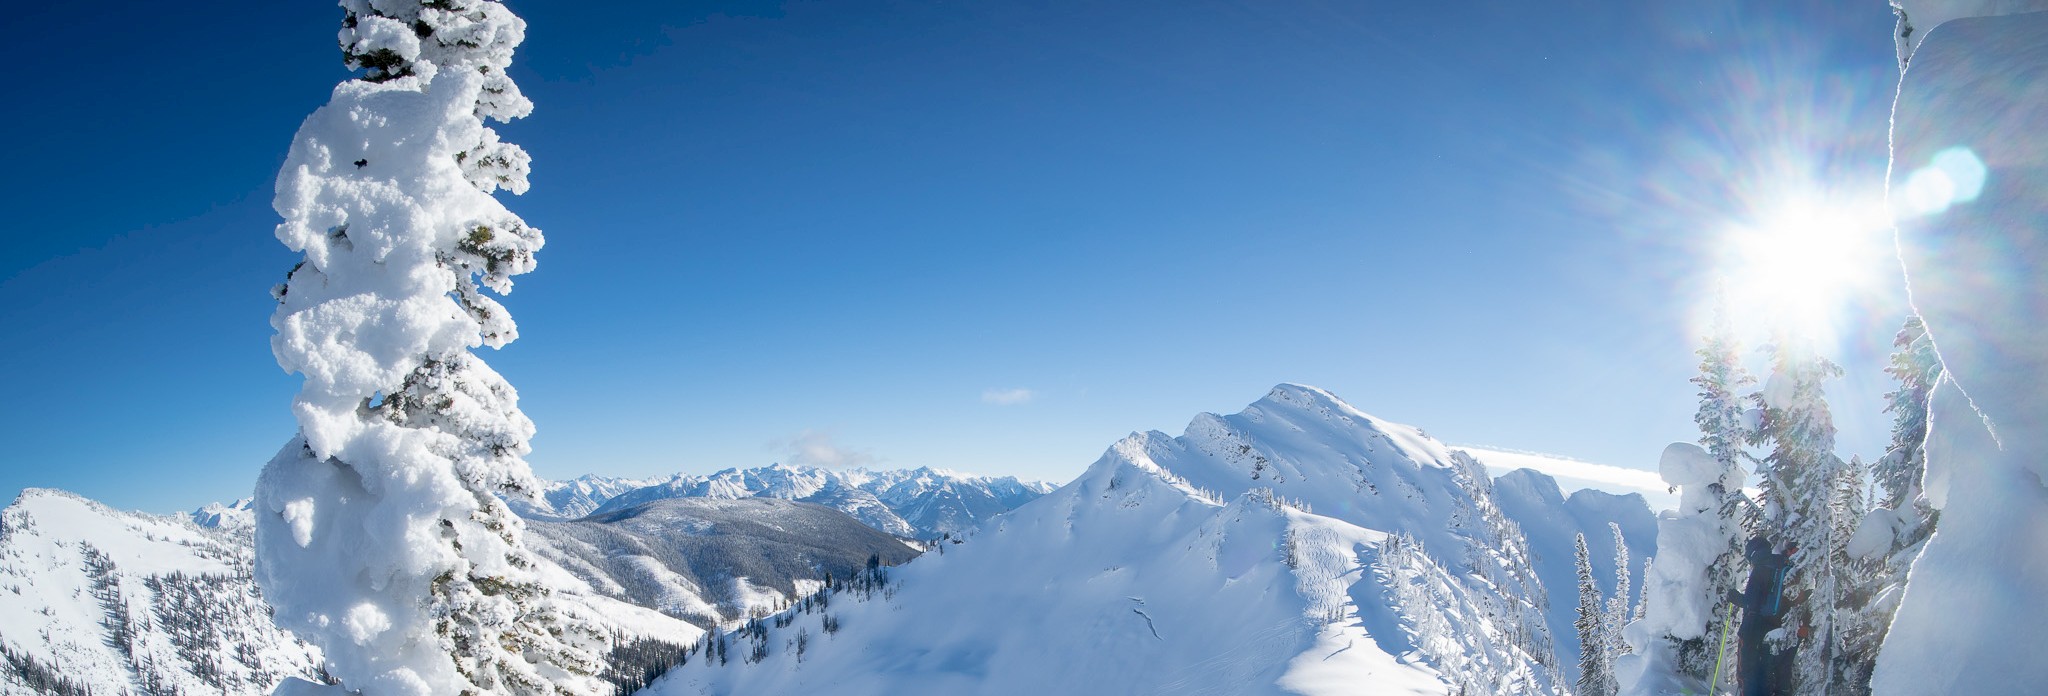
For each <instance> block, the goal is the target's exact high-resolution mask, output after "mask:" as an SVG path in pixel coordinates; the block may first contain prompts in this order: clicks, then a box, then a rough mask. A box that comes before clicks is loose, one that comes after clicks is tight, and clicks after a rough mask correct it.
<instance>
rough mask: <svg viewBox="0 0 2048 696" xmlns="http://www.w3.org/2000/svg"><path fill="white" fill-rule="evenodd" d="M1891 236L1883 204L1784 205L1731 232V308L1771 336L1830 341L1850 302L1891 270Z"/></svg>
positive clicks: (1727, 273) (1727, 269) (1727, 274)
mask: <svg viewBox="0 0 2048 696" xmlns="http://www.w3.org/2000/svg"><path fill="white" fill-rule="evenodd" d="M1890 241H1891V234H1890V229H1889V227H1888V225H1887V224H1886V222H1885V215H1884V209H1883V207H1882V206H1881V205H1880V204H1876V203H1868V202H1861V201H1857V202H1850V203H1843V202H1836V201H1830V200H1827V199H1825V198H1822V197H1814V198H1811V199H1803V200H1796V201H1793V202H1790V203H1787V204H1786V205H1784V206H1782V207H1780V208H1778V209H1777V210H1776V211H1775V212H1774V213H1772V214H1769V215H1765V216H1761V217H1760V218H1759V219H1758V220H1757V221H1756V222H1755V223H1753V224H1750V225H1742V226H1737V227H1735V228H1733V229H1731V230H1730V231H1729V235H1728V238H1727V246H1726V247H1725V248H1726V249H1727V258H1726V259H1725V261H1724V268H1723V273H1722V276H1723V278H1724V279H1725V280H1724V282H1725V283H1726V284H1727V287H1728V295H1729V298H1728V300H1729V302H1730V303H1731V306H1730V309H1731V310H1732V311H1733V312H1735V313H1736V314H1737V315H1738V316H1740V317H1743V318H1744V319H1745V320H1746V321H1744V322H1743V323H1749V324H1752V325H1758V328H1762V329H1765V330H1767V331H1768V332H1770V333H1771V334H1773V335H1785V336H1791V337H1797V338H1800V339H1802V340H1809V341H1814V342H1817V343H1827V342H1831V341H1833V340H1835V338H1836V336H1837V334H1838V333H1839V330H1840V328H1841V326H1840V323H1841V321H1842V320H1843V319H1844V318H1845V314H1846V313H1847V310H1848V309H1849V307H1850V305H1851V304H1852V303H1853V302H1855V301H1856V300H1858V299H1860V298H1861V297H1863V296H1864V295H1865V294H1867V293H1870V292H1872V291H1873V290H1875V289H1876V288H1877V287H1878V286H1879V283H1880V281H1881V279H1883V278H1884V277H1885V274H1886V273H1887V272H1889V271H1894V270H1895V269H1896V265H1895V262H1893V261H1892V260H1891V258H1892V257H1891V253H1890V252H1891V246H1890Z"/></svg>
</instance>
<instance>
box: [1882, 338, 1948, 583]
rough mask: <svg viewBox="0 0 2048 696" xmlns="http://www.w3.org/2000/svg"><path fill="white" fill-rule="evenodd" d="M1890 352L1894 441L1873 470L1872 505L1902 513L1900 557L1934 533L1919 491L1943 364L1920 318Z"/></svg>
mask: <svg viewBox="0 0 2048 696" xmlns="http://www.w3.org/2000/svg"><path fill="white" fill-rule="evenodd" d="M1892 347H1893V348H1894V351H1893V352H1892V359H1891V364H1890V365H1889V366H1888V367H1886V368H1885V370H1884V371H1885V372H1886V373H1887V374H1890V375H1891V376H1892V379H1893V380H1894V381H1896V382H1897V383H1898V388H1896V389H1893V390H1892V391H1890V392H1887V393H1886V394H1885V407H1884V410H1885V412H1887V413H1890V414H1892V439H1891V445H1890V446H1889V447H1887V448H1885V454H1884V458H1882V459H1879V460H1878V461H1877V463H1876V465H1875V466H1873V467H1872V468H1871V474H1872V477H1873V478H1874V479H1875V480H1876V481H1877V486H1878V490H1880V491H1882V492H1883V496H1882V497H1881V498H1880V499H1878V500H1874V501H1871V502H1872V503H1873V504H1874V505H1875V506H1877V507H1882V508H1885V509H1888V510H1893V511H1896V512H1899V513H1901V517H1902V521H1903V522H1904V523H1905V524H1903V525H1902V527H1901V529H1900V533H1899V534H1898V538H1897V541H1896V543H1895V546H1894V547H1893V551H1894V553H1896V552H1898V551H1902V550H1904V549H1906V548H1908V547H1917V546H1918V545H1919V544H1920V543H1921V542H1924V541H1926V540H1927V537H1928V535H1931V534H1933V533H1934V522H1935V516H1936V513H1937V511H1936V510H1935V509H1934V507H1933V506H1932V505H1929V504H1928V502H1927V500H1926V499H1925V498H1923V497H1922V496H1921V488H1920V485H1921V477H1922V475H1924V474H1925V473H1926V471H1927V453H1926V449H1927V401H1928V399H1929V398H1930V396H1931V395H1932V394H1933V392H1934V384H1935V382H1937V381H1940V379H1941V360H1940V358H1939V357H1937V356H1936V355H1935V354H1934V341H1933V339H1931V338H1929V337H1928V336H1927V327H1926V326H1925V325H1924V324H1922V323H1921V321H1920V317H1918V316H1913V317H1908V318H1907V319H1906V325H1905V326H1903V327H1901V328H1900V329H1899V333H1898V335H1897V336H1896V337H1894V338H1893V339H1892ZM1916 555H1917V554H1916ZM1907 564H1908V565H1910V564H1911V559H1907Z"/></svg>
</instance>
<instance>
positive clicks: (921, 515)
mask: <svg viewBox="0 0 2048 696" xmlns="http://www.w3.org/2000/svg"><path fill="white" fill-rule="evenodd" d="M1054 488H1055V486H1053V485H1052V484H1048V483H1042V482H1037V481H1024V480H1020V479H1018V478H1017V477H1014V476H974V475H968V474H959V473H955V472H952V471H947V470H944V469H933V468H930V467H921V468H917V469H903V470H893V471H870V470H867V469H821V468H816V467H807V466H789V465H786V464H770V465H768V466H762V467H755V468H751V469H726V470H724V471H719V472H716V473H712V474H705V475H696V474H677V475H675V476H672V477H669V478H667V479H662V480H652V481H650V480H642V479H627V478H611V477H605V476H595V475H590V476H581V477H578V478H575V479H571V480H568V481H555V482H550V483H549V484H548V486H547V488H546V490H545V491H543V494H542V499H543V503H544V504H543V505H535V504H530V503H525V502H515V503H514V504H513V506H512V507H513V509H514V510H515V511H518V512H519V514H521V515H523V516H525V517H528V518H531V519H539V520H568V519H575V518H578V517H583V516H585V515H591V514H596V513H602V512H611V511H616V510H621V509H624V508H627V507H632V506H635V505H639V504H642V503H647V502H651V501H655V500H665V499H671V498H719V499H727V500H735V499H740V498H779V499H782V500H793V501H797V502H803V503H816V504H818V505H823V506H825V507H829V508H832V509H835V510H839V511H840V512H844V513H846V514H847V515H850V516H852V517H853V518H854V519H857V520H860V521H861V522H862V523H865V524H866V525H868V526H869V527H873V528H875V529H876V530H879V531H882V532H886V533H888V534H893V535H895V536H899V537H903V538H907V539H923V540H930V539H937V538H939V537H941V536H945V535H956V536H957V535H961V534H965V533H967V532H968V531H969V530H971V529H973V528H975V527H976V526H979V525H980V524H981V523H982V522H985V521H987V520H988V519H989V518H991V517H994V516H996V515H999V514H1002V513H1004V512H1008V511H1010V510H1014V509H1016V508H1017V506H1019V505H1023V504H1025V503H1028V502H1031V501H1033V500H1036V499H1038V497H1039V496H1043V495H1045V494H1046V493H1050V492H1052V490H1053V489H1054Z"/></svg>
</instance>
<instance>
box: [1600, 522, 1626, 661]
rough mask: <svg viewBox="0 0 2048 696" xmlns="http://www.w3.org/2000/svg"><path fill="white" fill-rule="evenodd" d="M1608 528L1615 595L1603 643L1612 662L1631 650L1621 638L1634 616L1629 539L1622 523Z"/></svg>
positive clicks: (1608, 613)
mask: <svg viewBox="0 0 2048 696" xmlns="http://www.w3.org/2000/svg"><path fill="white" fill-rule="evenodd" d="M1607 528H1608V529H1609V530H1611V531H1613V532H1614V595H1613V596H1610V597H1608V598H1607V619H1606V621H1605V622H1604V623H1603V627H1604V628H1605V629H1606V636H1605V638H1604V639H1603V640H1602V641H1601V643H1602V645H1603V647H1605V648H1606V650H1607V661H1608V662H1609V663H1610V664H1612V663H1613V661H1614V658H1616V657H1619V656H1621V655H1622V654H1624V653H1627V652H1628V650H1629V648H1628V645H1627V644H1626V643H1624V642H1622V640H1621V627H1623V626H1627V625H1628V622H1629V621H1630V620H1632V617H1631V616H1630V607H1629V602H1628V594H1629V592H1628V589H1629V588H1628V586H1629V569H1628V541H1627V540H1625V539H1623V538H1622V536H1621V525H1620V524H1616V523H1614V522H1609V523H1607Z"/></svg>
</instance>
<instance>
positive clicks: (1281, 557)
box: [648, 385, 1562, 694]
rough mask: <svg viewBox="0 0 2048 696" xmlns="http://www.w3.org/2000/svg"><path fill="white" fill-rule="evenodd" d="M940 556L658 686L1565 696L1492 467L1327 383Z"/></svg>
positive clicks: (1084, 479)
mask: <svg viewBox="0 0 2048 696" xmlns="http://www.w3.org/2000/svg"><path fill="white" fill-rule="evenodd" d="M941 548H944V549H946V550H945V551H944V552H943V553H927V554H926V555H925V556H923V557H921V558H920V559H919V560H917V561H916V562H913V563H911V564H909V565H908V566H905V567H904V568H902V569H900V572H899V573H898V574H897V576H896V577H897V580H896V584H895V588H896V589H895V591H894V592H893V593H892V594H893V599H887V600H879V601H869V602H865V603H854V602H844V601H839V602H835V603H834V605H833V609H832V610H831V611H830V613H829V615H831V616H833V617H834V619H835V620H836V621H837V623H838V624H839V630H838V631H837V633H832V634H827V633H826V632H824V630H823V629H824V627H825V624H824V620H823V616H825V614H818V615H811V614H805V615H801V616H797V617H795V618H794V619H793V622H792V623H791V624H789V625H788V626H787V627H783V628H778V629H776V630H775V632H774V633H773V634H772V637H771V638H770V639H768V640H766V641H765V644H766V645H768V646H769V648H768V650H767V654H766V656H765V658H764V659H763V660H762V661H761V662H759V663H754V664H750V663H749V662H750V661H749V660H733V661H731V662H730V663H729V664H725V665H722V666H721V665H718V664H716V663H714V662H713V661H710V660H700V661H696V662H692V663H691V664H689V665H686V666H685V667H683V668H680V669H678V670H676V671H674V672H672V673H670V675H669V676H668V677H667V678H666V679H664V680H663V681H661V682H658V683H657V684H655V685H654V686H653V687H651V688H650V690H649V692H648V693H655V694H700V693H701V694H731V693H809V692H824V691H828V690H829V691H831V692H832V693H850V694H894V693H982V694H1044V693H1133V694H1136V693H1189V694H1205V693H1207V694H1278V693H1307V694H1324V693H1359V692H1368V693H1450V692H1454V691H1455V689H1457V688H1458V687H1460V686H1463V687H1466V688H1469V689H1472V690H1473V692H1474V693H1489V694H1514V693H1560V692H1561V691H1562V688H1561V682H1559V681H1558V680H1557V679H1556V675H1555V674H1554V672H1553V670H1552V668H1551V667H1550V666H1549V665H1550V664H1553V663H1552V660H1553V658H1552V657H1551V648H1550V644H1549V641H1550V638H1549V633H1550V632H1549V630H1548V629H1547V628H1546V627H1545V616H1544V615H1543V614H1542V612H1541V610H1540V608H1538V606H1537V605H1536V604H1535V603H1534V599H1533V598H1534V597H1540V596H1541V595H1542V587H1541V584H1540V581H1538V580H1537V579H1536V577H1535V576H1534V575H1533V574H1532V573H1530V572H1529V571H1528V570H1527V567H1528V565H1527V564H1528V560H1529V559H1528V548H1527V545H1526V544H1525V543H1524V540H1523V538H1522V534H1521V532H1520V531H1519V530H1518V529H1517V528H1516V525H1515V524H1514V523H1513V522H1512V521H1510V520H1509V519H1507V517H1506V516H1505V515H1503V514H1502V513H1501V511H1500V509H1499V508H1497V507H1496V506H1495V504H1494V502H1493V500H1492V484H1491V481H1490V480H1489V479H1487V478H1486V476H1485V473H1484V471H1483V469H1482V468H1481V466H1480V465H1479V464H1478V462H1477V461H1476V460H1473V459H1472V458H1470V457H1468V456H1464V455H1463V454H1461V453H1454V452H1453V451H1451V450H1449V449H1447V448H1445V447H1443V446H1442V445H1441V444H1439V443H1436V442H1435V441H1433V440H1430V439H1429V438H1428V437H1426V436H1424V435H1423V434H1422V433H1421V432H1420V431H1418V430H1416V429H1414V428H1411V427H1408V426H1403V425H1398V424H1394V423H1388V422H1386V421H1381V420H1378V419H1375V418H1373V417H1371V416H1368V415H1366V414H1364V413H1362V412H1359V411H1358V410H1357V409H1354V408H1352V407H1351V406H1349V405H1348V404H1345V403H1344V402H1342V401H1340V400H1338V399H1337V398H1336V397H1334V396H1332V395H1330V394H1329V393H1327V392H1324V391H1322V390H1319V389H1315V388H1313V387H1304V386H1299V385H1281V386H1279V387H1276V388H1275V389H1273V391H1272V392H1271V393H1270V394H1268V395H1267V396H1266V398H1264V399H1261V400H1259V401H1258V402H1256V403H1254V404H1252V405H1251V406H1250V407H1249V408H1247V409H1245V410H1244V411H1243V412H1241V413H1238V414H1234V415H1230V416H1217V415H1212V414H1203V415H1200V416H1197V417H1196V418H1195V419H1194V422H1193V423H1191V424H1190V425H1189V426H1188V429H1187V433H1186V434H1185V435H1183V436H1181V437H1170V436H1167V435H1165V434H1163V433H1159V432H1149V433H1140V434H1134V435H1132V436H1130V437H1128V438H1126V439H1124V440H1123V441H1121V442H1118V443H1117V444H1116V445H1115V446H1113V447H1111V448H1110V450H1109V452H1108V453H1106V454H1104V455H1103V457H1102V458H1101V459H1100V460H1098V461H1097V462H1096V463H1095V464H1094V465H1093V466H1091V467H1090V468H1089V469H1088V471H1087V473H1085V474H1083V475H1082V476H1081V477H1080V478H1078V479H1076V480H1075V481H1074V482H1072V483H1069V484H1067V485H1066V486H1064V487H1062V488H1060V489H1059V490H1057V491H1054V492H1053V493H1051V494H1049V495H1046V496H1045V497H1043V498H1041V499H1039V500H1036V501H1034V502H1031V503H1029V504H1026V505H1024V506H1022V507H1020V508H1018V509H1016V510H1014V511H1012V512H1010V513H1009V514H1006V515H1003V516H1001V517H998V518H996V519H995V520H994V521H992V522H989V523H987V524H985V525H984V526H983V527H981V528H980V529H979V530H978V532H976V535H975V536H974V538H973V541H972V543H967V544H964V545H959V546H951V545H942V546H941ZM799 636H801V637H804V638H806V639H807V640H806V641H805V642H806V643H807V644H808V645H809V646H810V647H809V650H808V651H806V652H805V653H804V654H803V655H801V657H800V656H799V655H798V653H797V651H796V650H794V649H793V648H794V646H795V645H797V644H798V642H797V639H798V637H799Z"/></svg>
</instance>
